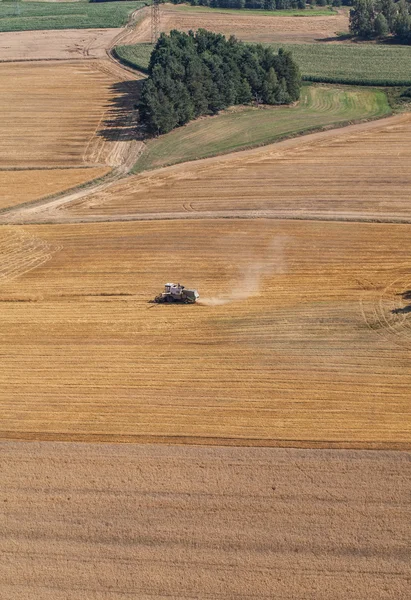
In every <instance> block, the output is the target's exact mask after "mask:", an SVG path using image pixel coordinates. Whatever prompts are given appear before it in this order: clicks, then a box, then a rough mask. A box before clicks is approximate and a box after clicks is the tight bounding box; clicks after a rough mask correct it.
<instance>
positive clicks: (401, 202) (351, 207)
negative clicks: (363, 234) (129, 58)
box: [29, 114, 411, 222]
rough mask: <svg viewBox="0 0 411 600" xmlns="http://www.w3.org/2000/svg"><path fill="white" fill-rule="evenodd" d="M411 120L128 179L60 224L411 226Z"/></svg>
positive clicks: (73, 208)
mask: <svg viewBox="0 0 411 600" xmlns="http://www.w3.org/2000/svg"><path fill="white" fill-rule="evenodd" d="M410 141H411V115H410V114H404V115H399V116H395V117H390V118H389V119H387V120H383V121H376V122H372V123H365V124H361V125H358V126H353V127H351V128H349V129H341V130H337V131H328V132H321V133H316V134H312V135H310V136H306V137H303V138H298V139H294V140H286V141H284V142H280V143H278V144H274V145H271V146H267V147H265V148H262V149H257V150H251V151H248V152H241V153H238V154H232V155H230V156H227V157H224V156H223V157H216V158H212V159H207V160H204V161H199V162H193V163H189V164H183V165H179V166H175V167H169V168H165V169H162V170H159V171H155V172H152V173H147V174H144V173H143V174H141V175H139V176H134V177H130V178H128V179H127V180H124V181H123V182H119V183H118V184H116V185H114V186H112V187H111V188H110V189H107V190H105V191H104V192H101V193H97V194H94V195H91V196H89V197H88V198H86V199H84V200H79V201H78V202H76V203H73V204H72V205H70V206H67V207H61V209H60V210H59V211H57V212H56V211H53V210H52V209H50V210H45V211H44V213H43V214H42V215H40V214H38V215H33V216H29V219H37V218H41V219H44V220H48V219H50V218H52V219H53V220H54V221H57V222H58V221H59V220H62V219H68V220H70V219H87V218H90V219H97V218H101V219H118V218H121V217H123V218H125V219H126V218H161V217H174V218H180V217H181V218H199V217H210V216H237V217H238V216H251V217H258V216H273V217H284V218H304V219H307V218H325V219H331V220H332V219H353V220H361V219H362V220H379V219H380V220H393V221H395V220H406V221H411V207H410V202H409V191H410V187H411V175H410V169H409V164H410V161H411V144H410Z"/></svg>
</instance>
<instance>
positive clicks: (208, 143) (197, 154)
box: [134, 86, 390, 172]
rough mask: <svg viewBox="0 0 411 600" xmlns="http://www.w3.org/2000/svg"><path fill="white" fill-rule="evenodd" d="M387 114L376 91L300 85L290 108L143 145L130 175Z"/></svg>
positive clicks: (189, 129) (200, 123) (237, 115)
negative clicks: (296, 98)
mask: <svg viewBox="0 0 411 600" xmlns="http://www.w3.org/2000/svg"><path fill="white" fill-rule="evenodd" d="M389 113H390V107H389V105H388V102H387V97H386V95H385V94H384V93H383V92H381V91H376V90H364V89H349V88H345V89H344V88H333V87H323V86H304V87H303V88H302V91H301V99H300V101H299V103H298V105H297V106H295V107H291V108H290V107H288V106H286V107H265V108H260V109H258V108H251V107H250V108H243V109H241V108H235V109H233V110H231V111H226V112H225V113H223V114H221V115H218V116H215V117H208V118H203V119H199V120H197V121H195V122H193V123H190V124H188V125H186V126H185V127H180V128H179V129H176V130H174V131H173V132H171V133H169V134H167V135H163V136H160V137H159V138H156V139H153V140H148V142H147V149H146V151H145V152H144V154H143V155H142V156H141V158H140V159H139V161H138V162H137V164H136V166H135V169H134V170H135V172H141V171H144V170H145V169H155V168H158V167H161V166H165V165H171V164H175V163H179V162H185V161H189V160H195V159H198V158H205V157H207V156H214V155H217V154H224V153H227V152H232V151H233V150H239V149H241V148H246V147H250V148H251V147H253V146H259V145H264V144H269V143H271V142H274V141H276V140H278V139H281V138H284V137H288V136H294V135H298V134H300V133H304V132H306V131H310V130H315V129H316V128H321V127H325V126H332V125H337V124H339V123H343V122H350V121H356V120H359V119H372V118H376V117H380V116H383V115H386V114H389Z"/></svg>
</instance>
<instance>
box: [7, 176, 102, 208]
mask: <svg viewBox="0 0 411 600" xmlns="http://www.w3.org/2000/svg"><path fill="white" fill-rule="evenodd" d="M109 170H110V169H109V168H108V167H94V168H93V167H90V168H88V169H84V168H73V169H44V170H33V169H27V170H21V171H0V209H2V208H6V207H11V206H16V205H19V204H21V203H24V202H31V201H33V200H38V199H40V198H43V197H44V196H48V195H50V194H57V193H59V192H62V191H64V190H67V189H68V188H70V187H74V186H77V185H80V184H82V183H85V182H86V181H90V179H95V178H97V177H101V176H103V175H105V174H106V173H108V172H109Z"/></svg>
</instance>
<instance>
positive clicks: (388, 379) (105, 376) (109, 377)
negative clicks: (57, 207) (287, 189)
mask: <svg viewBox="0 0 411 600" xmlns="http://www.w3.org/2000/svg"><path fill="white" fill-rule="evenodd" d="M16 232H23V233H24V235H27V234H30V236H31V239H32V243H31V244H30V245H27V244H26V243H25V245H23V246H22V249H21V251H19V250H18V247H16V241H15V239H14V237H10V236H14V235H15V233H16ZM0 234H1V238H2V240H3V246H2V257H1V265H2V269H3V271H2V272H3V276H1V274H0V277H1V287H0V321H1V324H2V326H1V337H0V353H1V355H2V368H1V371H0V407H1V408H0V423H1V431H0V435H1V436H3V437H4V436H11V437H23V438H24V437H28V438H32V437H34V438H40V439H41V438H43V439H44V438H46V439H47V438H52V439H103V440H110V439H112V440H115V439H121V440H124V441H126V440H129V441H133V440H134V441H136V440H139V439H141V440H149V439H158V440H160V441H161V440H162V441H164V440H170V441H172V440H178V439H182V438H184V439H186V440H188V441H191V442H194V443H195V442H196V441H197V442H198V441H203V442H207V441H208V442H213V443H216V442H218V443H229V442H230V441H231V442H232V441H234V440H236V443H240V444H241V443H250V444H254V443H257V444H267V445H271V444H274V445H275V444H278V443H280V444H300V443H301V444H305V445H312V444H314V445H315V444H323V445H324V444H325V445H327V446H328V445H342V446H359V447H362V446H363V445H365V446H367V447H368V446H369V447H387V446H389V447H397V446H396V445H398V447H407V448H408V447H410V446H411V403H410V393H409V390H410V387H411V372H410V370H409V353H410V350H411V328H410V319H409V314H408V308H407V307H408V305H409V301H408V300H407V297H408V296H407V294H409V290H410V289H411V262H410V259H409V257H410V256H411V241H410V240H411V227H410V226H408V225H404V226H398V225H390V224H381V225H377V224H352V223H314V222H311V223H310V222H304V223H301V222H291V221H272V220H271V221H270V220H269V221H266V220H263V219H259V220H244V221H227V220H217V219H214V220H209V221H207V220H203V221H191V222H187V221H184V222H183V221H180V222H176V221H174V222H171V221H170V222H164V221H152V222H147V223H107V224H95V225H90V224H87V225H56V226H52V227H51V226H33V227H29V228H21V227H3V228H1V231H0ZM22 235H23V234H22ZM10 239H11V241H10ZM24 240H25V238H24ZM35 240H38V244H40V245H42V244H47V248H48V254H49V255H50V257H49V260H48V261H47V262H44V264H42V265H41V266H38V267H37V268H36V269H34V270H33V269H31V270H27V269H26V265H27V264H32V261H31V250H30V248H31V246H32V245H33V244H34V243H35ZM16 260H17V261H18V269H21V273H20V276H18V277H17V276H16V275H15V274H16V270H15V263H16ZM19 265H21V266H19ZM11 272H12V273H13V277H10V275H9V274H10V273H11ZM169 279H177V280H181V281H183V282H184V283H186V284H187V285H194V286H196V287H198V288H199V290H200V293H201V295H202V304H198V305H193V306H167V305H163V306H158V305H154V304H150V303H148V301H149V300H150V299H151V298H153V297H154V295H155V294H156V293H158V292H159V291H160V289H161V286H162V284H163V283H164V282H165V281H168V280H169ZM402 294H405V295H404V296H402ZM237 440H238V441H237Z"/></svg>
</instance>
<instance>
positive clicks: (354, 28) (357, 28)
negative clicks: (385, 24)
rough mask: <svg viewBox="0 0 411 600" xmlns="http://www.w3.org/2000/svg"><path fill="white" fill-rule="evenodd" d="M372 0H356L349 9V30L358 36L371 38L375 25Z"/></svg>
mask: <svg viewBox="0 0 411 600" xmlns="http://www.w3.org/2000/svg"><path fill="white" fill-rule="evenodd" d="M374 20H375V4H374V0H356V1H355V3H354V5H353V8H352V9H351V10H350V31H351V33H353V34H354V35H358V36H359V37H364V38H371V37H373V35H374V32H375V27H374Z"/></svg>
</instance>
